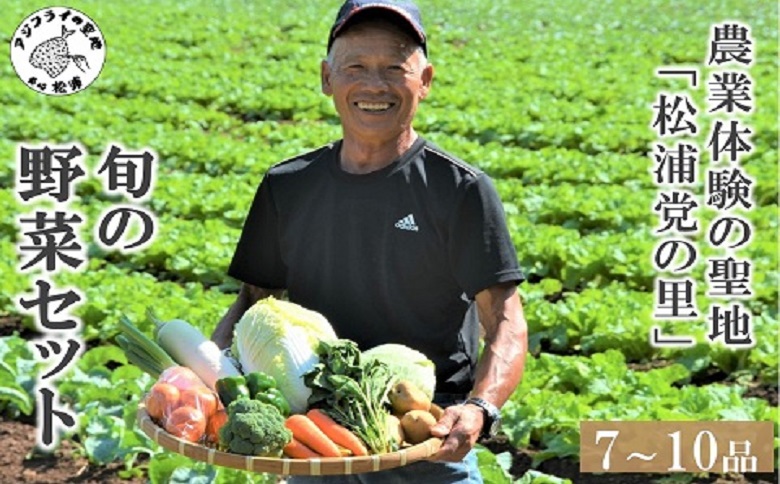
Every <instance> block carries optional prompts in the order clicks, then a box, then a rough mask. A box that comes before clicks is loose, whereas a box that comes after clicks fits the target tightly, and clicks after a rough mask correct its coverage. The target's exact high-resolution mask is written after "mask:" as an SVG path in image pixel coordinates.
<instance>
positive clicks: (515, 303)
mask: <svg viewBox="0 0 780 484" xmlns="http://www.w3.org/2000/svg"><path fill="white" fill-rule="evenodd" d="M476 302H477V310H478V313H479V320H480V322H481V323H482V327H483V328H484V330H485V347H484V349H483V350H482V357H481V358H480V361H479V363H478V364H477V368H476V374H475V383H474V389H473V391H472V392H471V395H472V396H476V397H480V398H483V399H485V400H487V401H489V402H490V403H492V404H493V405H495V406H497V407H499V408H500V407H501V406H502V405H503V404H504V403H505V402H506V401H507V400H508V399H509V397H510V396H511V395H512V393H513V392H514V390H515V388H517V385H518V384H519V383H520V380H521V379H522V377H523V368H524V367H525V357H526V353H527V351H528V328H527V325H526V322H525V317H524V315H523V306H522V303H521V301H520V295H519V294H518V292H517V288H516V287H515V285H514V284H502V285H497V286H493V287H491V288H489V289H487V290H485V291H482V292H481V293H479V294H477V297H476Z"/></svg>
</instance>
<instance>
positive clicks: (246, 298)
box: [211, 283, 284, 349]
mask: <svg viewBox="0 0 780 484" xmlns="http://www.w3.org/2000/svg"><path fill="white" fill-rule="evenodd" d="M283 293H284V290H283V289H264V288H262V287H257V286H253V285H251V284H247V283H242V284H241V289H240V290H239V291H238V297H236V300H235V302H234V303H233V304H232V305H231V306H230V308H229V309H228V310H227V312H226V313H225V315H224V316H223V317H222V320H221V321H220V322H219V324H217V327H216V329H215V330H214V333H212V334H211V341H213V342H215V343H216V344H217V346H219V348H220V349H225V348H227V347H228V346H230V344H231V343H232V342H233V328H234V327H235V326H236V323H237V322H238V320H239V319H241V316H243V315H244V313H245V312H246V310H247V309H249V308H251V307H252V306H253V305H254V304H255V303H256V302H257V301H259V300H260V299H264V298H266V297H268V296H274V297H276V298H281V297H282V294H283Z"/></svg>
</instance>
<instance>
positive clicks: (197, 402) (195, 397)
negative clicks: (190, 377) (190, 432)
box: [181, 387, 217, 417]
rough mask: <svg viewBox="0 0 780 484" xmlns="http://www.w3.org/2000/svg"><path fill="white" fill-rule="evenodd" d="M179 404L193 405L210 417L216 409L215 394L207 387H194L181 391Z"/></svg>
mask: <svg viewBox="0 0 780 484" xmlns="http://www.w3.org/2000/svg"><path fill="white" fill-rule="evenodd" d="M181 404H182V405H187V406H189V407H194V408H197V409H199V410H200V411H201V412H203V415H205V416H206V417H211V416H212V415H214V412H216V411H217V396H216V395H215V394H214V392H212V391H211V390H209V389H208V388H205V387H203V388H200V387H194V388H189V389H187V390H184V391H182V392H181Z"/></svg>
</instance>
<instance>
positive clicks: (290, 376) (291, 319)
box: [231, 297, 336, 413]
mask: <svg viewBox="0 0 780 484" xmlns="http://www.w3.org/2000/svg"><path fill="white" fill-rule="evenodd" d="M321 340H324V341H334V340H336V333H335V332H334V331H333V328H332V327H331V325H330V323H329V322H328V320H327V319H325V317H324V316H323V315H321V314H320V313H317V312H315V311H311V310H308V309H306V308H304V307H302V306H299V305H298V304H294V303H291V302H288V301H282V300H279V299H275V298H273V297H268V298H266V299H261V300H259V301H258V302H257V303H255V304H254V305H253V306H252V307H251V308H249V310H247V312H246V313H244V315H243V316H242V317H241V319H240V320H239V321H238V323H236V326H235V329H234V331H233V346H232V348H231V349H232V352H233V355H234V356H235V357H236V358H237V359H238V361H239V363H241V369H242V371H243V372H244V374H247V373H250V372H253V371H262V372H264V373H267V374H269V375H271V376H273V377H274V378H275V379H276V383H277V386H278V388H279V390H280V391H281V392H282V394H283V395H284V396H285V398H286V399H287V401H288V402H289V403H290V409H291V410H292V412H293V413H303V412H305V411H306V405H307V400H308V398H309V395H310V394H311V389H309V388H308V387H306V385H305V384H304V383H303V374H304V373H306V372H308V371H310V370H311V369H313V368H314V365H316V364H317V363H318V362H319V357H318V356H317V354H316V350H317V345H318V343H319V342H320V341H321Z"/></svg>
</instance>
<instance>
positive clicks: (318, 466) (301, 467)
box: [136, 402, 442, 476]
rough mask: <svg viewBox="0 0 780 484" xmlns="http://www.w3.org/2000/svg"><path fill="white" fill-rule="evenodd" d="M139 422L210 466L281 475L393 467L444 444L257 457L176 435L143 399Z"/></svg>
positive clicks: (171, 445) (167, 446)
mask: <svg viewBox="0 0 780 484" xmlns="http://www.w3.org/2000/svg"><path fill="white" fill-rule="evenodd" d="M136 421H137V423H138V426H139V427H140V428H141V430H142V431H143V432H144V434H146V435H147V436H148V437H149V438H150V439H152V440H153V441H154V442H155V443H157V444H159V445H160V446H162V447H163V448H165V449H167V450H170V451H173V452H176V453H177V454H181V455H184V456H186V457H189V458H191V459H195V460H198V461H201V462H206V463H207V464H211V465H218V466H223V467H230V468H233V469H240V470H244V471H249V472H265V473H269V474H280V475H309V476H318V475H346V474H358V473H364V472H375V471H381V470H386V469H392V468H395V467H401V466H405V465H408V464H411V463H413V462H417V461H421V460H426V459H428V458H429V457H430V456H432V455H433V454H435V453H436V452H437V451H438V450H439V447H441V444H442V439H440V438H438V437H431V438H429V439H428V440H425V441H424V442H421V443H419V444H417V445H413V446H410V447H405V448H403V449H401V450H398V451H395V452H388V453H385V454H374V455H369V456H365V457H321V458H316V459H291V458H288V457H278V458H276V457H258V456H246V455H241V454H233V453H230V452H223V451H220V450H217V449H214V448H210V447H206V446H203V445H200V444H196V443H192V442H188V441H186V440H183V439H180V438H178V437H174V436H173V435H171V434H170V433H168V432H167V431H165V429H163V428H162V427H160V426H159V425H157V424H156V423H154V421H153V420H152V418H151V417H150V416H149V413H148V412H147V411H146V406H145V405H144V404H143V402H141V403H140V404H139V406H138V411H137V413H136Z"/></svg>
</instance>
